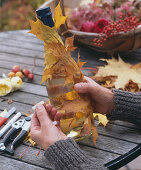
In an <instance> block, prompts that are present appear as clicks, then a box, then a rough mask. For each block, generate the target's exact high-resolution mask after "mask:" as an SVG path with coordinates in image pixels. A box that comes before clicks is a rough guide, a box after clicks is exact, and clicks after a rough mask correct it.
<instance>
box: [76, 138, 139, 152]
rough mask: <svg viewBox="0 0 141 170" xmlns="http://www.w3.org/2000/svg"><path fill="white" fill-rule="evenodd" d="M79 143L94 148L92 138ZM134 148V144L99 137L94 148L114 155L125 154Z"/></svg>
mask: <svg viewBox="0 0 141 170" xmlns="http://www.w3.org/2000/svg"><path fill="white" fill-rule="evenodd" d="M79 143H80V144H83V145H87V146H89V147H93V148H95V146H94V144H93V142H92V137H90V138H87V139H85V140H83V141H80V142H79ZM135 146H136V144H134V143H130V142H127V141H123V140H119V139H115V138H112V137H107V136H102V135H99V138H98V140H97V145H96V148H98V149H102V150H105V151H109V152H112V153H115V154H125V153H126V152H128V151H129V150H131V149H133V148H134V147H135Z"/></svg>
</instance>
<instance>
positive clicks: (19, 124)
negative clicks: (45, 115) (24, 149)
mask: <svg viewBox="0 0 141 170" xmlns="http://www.w3.org/2000/svg"><path fill="white" fill-rule="evenodd" d="M31 117H32V115H30V116H28V117H25V118H24V119H19V120H18V121H16V122H15V123H13V124H12V128H11V130H10V131H9V132H8V134H7V135H6V136H5V137H4V139H3V140H2V142H1V143H0V154H3V153H7V154H10V155H14V149H15V148H16V147H17V146H18V145H19V144H20V143H21V142H22V141H23V140H24V139H25V137H26V135H27V134H28V132H29V129H30V126H31ZM18 133H19V134H18ZM17 134H18V136H17ZM14 138H15V139H14ZM10 142H12V144H11V147H10V148H7V147H6V146H7V145H8V143H10Z"/></svg>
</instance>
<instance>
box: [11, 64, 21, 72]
mask: <svg viewBox="0 0 141 170" xmlns="http://www.w3.org/2000/svg"><path fill="white" fill-rule="evenodd" d="M19 71H20V67H19V66H18V65H15V66H13V68H12V72H14V73H17V72H19Z"/></svg>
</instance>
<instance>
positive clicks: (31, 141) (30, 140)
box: [24, 132, 36, 146]
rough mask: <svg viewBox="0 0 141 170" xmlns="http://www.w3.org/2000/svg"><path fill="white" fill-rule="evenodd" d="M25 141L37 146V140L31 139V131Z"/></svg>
mask: <svg viewBox="0 0 141 170" xmlns="http://www.w3.org/2000/svg"><path fill="white" fill-rule="evenodd" d="M24 141H25V142H29V143H30V144H31V145H32V146H35V144H36V143H35V142H34V141H33V140H32V139H31V133H30V132H28V135H27V136H26V138H25V140H24Z"/></svg>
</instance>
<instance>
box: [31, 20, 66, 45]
mask: <svg viewBox="0 0 141 170" xmlns="http://www.w3.org/2000/svg"><path fill="white" fill-rule="evenodd" d="M29 22H30V26H31V30H30V31H29V33H32V34H34V35H36V36H37V37H38V38H39V39H40V40H42V41H44V42H45V43H58V42H60V43H62V44H63V42H62V39H61V38H60V36H59V35H58V33H57V31H56V28H55V27H52V28H51V27H49V26H47V25H44V24H43V23H42V22H41V21H40V20H39V19H38V18H37V21H35V22H34V21H32V20H30V21H29ZM47 32H48V33H47Z"/></svg>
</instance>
